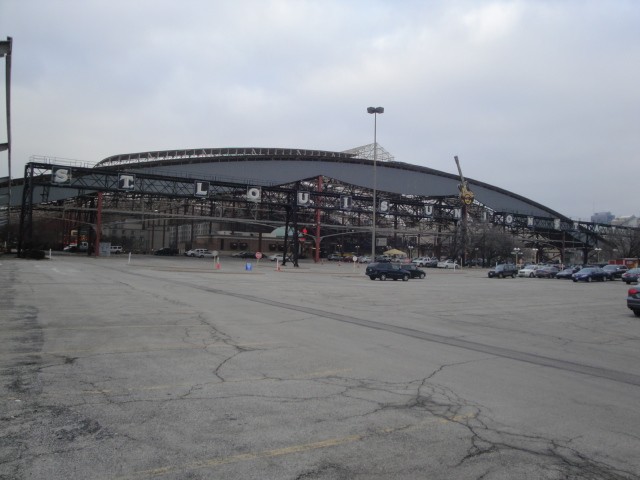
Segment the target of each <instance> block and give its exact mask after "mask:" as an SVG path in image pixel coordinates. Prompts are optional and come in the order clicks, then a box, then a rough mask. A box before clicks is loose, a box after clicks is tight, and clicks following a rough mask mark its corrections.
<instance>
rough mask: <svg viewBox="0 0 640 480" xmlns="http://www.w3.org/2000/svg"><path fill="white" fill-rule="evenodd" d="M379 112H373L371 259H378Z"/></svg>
mask: <svg viewBox="0 0 640 480" xmlns="http://www.w3.org/2000/svg"><path fill="white" fill-rule="evenodd" d="M377 137H378V114H377V113H374V114H373V224H372V229H371V261H372V262H375V261H376V210H377V209H378V205H377V203H376V188H377V184H378V178H377V172H376V167H377V163H378V138H377Z"/></svg>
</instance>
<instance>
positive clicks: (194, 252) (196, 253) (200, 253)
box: [185, 248, 213, 258]
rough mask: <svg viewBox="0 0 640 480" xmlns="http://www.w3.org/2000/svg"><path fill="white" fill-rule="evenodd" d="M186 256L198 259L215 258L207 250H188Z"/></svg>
mask: <svg viewBox="0 0 640 480" xmlns="http://www.w3.org/2000/svg"><path fill="white" fill-rule="evenodd" d="M185 255H186V256H187V257H198V258H205V257H213V253H212V252H210V251H209V250H208V249H207V248H194V249H192V250H188V251H187V252H185Z"/></svg>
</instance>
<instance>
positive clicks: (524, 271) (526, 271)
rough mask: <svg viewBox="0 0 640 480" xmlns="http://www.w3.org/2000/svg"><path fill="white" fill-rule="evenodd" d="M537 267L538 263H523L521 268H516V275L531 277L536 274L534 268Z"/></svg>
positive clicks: (536, 268)
mask: <svg viewBox="0 0 640 480" xmlns="http://www.w3.org/2000/svg"><path fill="white" fill-rule="evenodd" d="M538 268H540V266H539V265H525V266H524V267H523V268H521V269H520V270H518V276H519V277H529V278H533V277H535V276H536V270H538Z"/></svg>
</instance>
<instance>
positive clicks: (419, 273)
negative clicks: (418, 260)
mask: <svg viewBox="0 0 640 480" xmlns="http://www.w3.org/2000/svg"><path fill="white" fill-rule="evenodd" d="M400 268H402V269H403V270H406V271H407V272H409V276H410V277H411V278H424V277H426V276H427V274H426V273H425V271H424V270H422V269H421V268H418V266H417V265H411V264H410V263H403V264H402V265H400Z"/></svg>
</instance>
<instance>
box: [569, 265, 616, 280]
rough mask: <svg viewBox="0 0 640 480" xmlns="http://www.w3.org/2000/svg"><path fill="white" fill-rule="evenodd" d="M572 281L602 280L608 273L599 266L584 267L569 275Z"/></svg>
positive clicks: (607, 277) (606, 278)
mask: <svg viewBox="0 0 640 480" xmlns="http://www.w3.org/2000/svg"><path fill="white" fill-rule="evenodd" d="M571 279H572V280H573V281H574V282H592V281H594V280H595V281H598V282H604V281H605V280H608V279H609V274H608V273H607V272H605V271H604V270H603V269H601V268H600V267H585V268H581V269H580V270H579V271H577V272H576V273H574V274H573V275H572V276H571Z"/></svg>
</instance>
